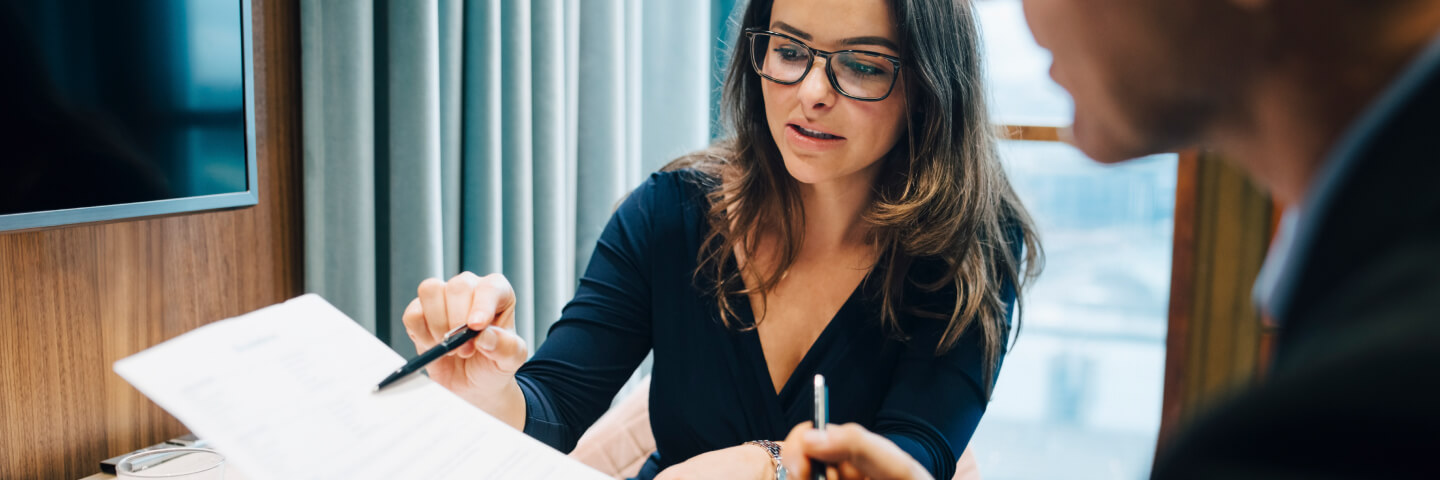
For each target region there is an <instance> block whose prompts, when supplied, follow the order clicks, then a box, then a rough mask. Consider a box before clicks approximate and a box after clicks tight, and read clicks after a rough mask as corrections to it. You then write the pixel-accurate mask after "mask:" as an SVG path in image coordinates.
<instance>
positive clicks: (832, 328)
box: [730, 257, 879, 418]
mask: <svg viewBox="0 0 1440 480" xmlns="http://www.w3.org/2000/svg"><path fill="white" fill-rule="evenodd" d="M730 261H731V267H732V268H734V267H735V266H736V265H738V262H736V261H735V259H734V258H733V257H732V258H731V259H730ZM877 268H879V262H876V264H875V265H872V266H871V267H870V271H868V272H866V273H865V276H864V277H861V278H860V282H859V283H858V284H856V285H855V288H854V289H853V290H851V291H850V295H849V296H847V297H845V301H844V302H842V303H841V304H840V308H839V309H837V310H836V311H835V314H834V315H832V316H831V317H830V320H829V321H827V322H826V324H825V328H823V329H821V330H820V335H819V336H816V337H815V341H814V342H812V343H811V344H810V347H809V348H808V349H806V350H805V354H804V355H802V356H801V357H800V363H797V364H795V369H794V370H793V371H791V372H790V376H789V377H788V378H786V379H785V383H784V384H783V385H781V386H780V391H778V392H777V391H775V378H774V377H773V376H771V375H770V360H769V359H768V358H766V357H765V346H764V344H762V343H761V342H760V329H759V327H758V326H757V323H756V321H755V311H754V309H753V308H752V306H751V304H750V296H749V295H739V296H738V299H739V301H740V303H738V304H737V305H736V308H735V309H734V311H735V312H736V314H737V315H741V316H742V317H741V318H742V320H744V324H746V325H749V326H750V327H751V328H750V330H748V331H746V332H744V333H745V334H744V335H741V337H742V338H741V341H742V342H743V343H744V344H745V347H746V348H747V349H748V350H750V355H751V357H753V358H757V359H758V361H752V362H750V363H751V364H752V365H754V366H755V369H756V371H755V374H756V379H757V381H759V383H760V386H761V387H762V389H763V390H764V391H765V393H767V394H768V395H767V397H768V398H770V399H772V400H774V401H773V402H771V405H772V406H774V407H775V408H777V410H776V411H775V413H776V414H783V410H784V408H785V407H786V405H785V403H786V402H785V400H786V399H789V398H793V397H794V395H795V394H796V392H795V390H796V389H800V388H804V387H806V386H808V385H809V383H808V382H800V383H798V384H797V380H796V378H797V377H799V378H806V379H808V378H811V377H813V376H814V374H815V373H817V371H818V370H819V367H820V365H818V364H817V363H819V362H820V361H821V358H820V357H819V355H820V354H819V353H817V352H826V351H828V350H829V348H830V344H831V343H834V341H835V340H834V338H835V336H836V335H839V333H837V332H838V331H839V326H838V325H839V324H841V323H844V322H845V321H846V319H848V318H849V317H850V316H852V312H851V310H853V309H854V306H853V304H854V303H855V302H856V300H857V299H858V298H859V297H860V296H861V295H862V293H863V292H864V290H865V286H866V283H868V282H869V281H870V277H871V276H872V275H873V274H874V273H875V270H876V269H877ZM782 418H783V416H782Z"/></svg>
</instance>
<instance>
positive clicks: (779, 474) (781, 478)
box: [775, 465, 790, 480]
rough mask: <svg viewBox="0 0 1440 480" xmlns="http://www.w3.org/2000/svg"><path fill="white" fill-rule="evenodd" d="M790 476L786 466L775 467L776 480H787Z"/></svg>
mask: <svg viewBox="0 0 1440 480" xmlns="http://www.w3.org/2000/svg"><path fill="white" fill-rule="evenodd" d="M789 476H790V475H789V472H786V471H785V466H784V465H776V466H775V480H786V477H789Z"/></svg>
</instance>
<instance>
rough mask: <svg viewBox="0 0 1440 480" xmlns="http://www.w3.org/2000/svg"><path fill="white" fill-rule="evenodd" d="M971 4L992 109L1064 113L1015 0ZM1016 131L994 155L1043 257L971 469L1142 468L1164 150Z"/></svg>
mask: <svg viewBox="0 0 1440 480" xmlns="http://www.w3.org/2000/svg"><path fill="white" fill-rule="evenodd" d="M976 4H977V7H978V9H979V18H980V22H981V31H982V32H983V35H984V38H985V50H986V52H985V53H986V54H987V55H986V59H987V60H986V61H987V62H989V64H988V65H987V74H988V75H989V81H990V88H991V99H992V100H991V107H992V110H993V113H994V118H996V119H997V121H999V122H1001V123H1004V124H1007V125H1011V126H1017V127H1018V126H1052V127H1053V126H1058V125H1065V124H1068V123H1069V121H1070V117H1071V110H1072V108H1073V107H1072V105H1071V102H1070V100H1069V97H1068V96H1067V95H1066V94H1065V93H1064V90H1063V89H1061V88H1060V87H1059V86H1058V85H1055V84H1054V83H1053V82H1052V81H1051V80H1050V78H1049V74H1048V69H1049V66H1050V58H1049V54H1048V53H1047V52H1045V51H1044V50H1043V49H1040V48H1039V47H1038V46H1036V45H1035V43H1034V40H1033V39H1032V37H1031V36H1030V33H1029V30H1028V29H1027V27H1026V25H1025V20H1024V16H1023V13H1022V11H1021V5H1020V0H980V1H978V2H977V3H976ZM1040 130H1042V131H1043V130H1044V129H1040ZM1012 131H1017V132H1018V131H1022V129H1012ZM1026 131H1029V130H1026ZM1021 137H1022V138H1021V139H1018V140H1010V141H1006V142H1004V143H1003V145H1002V149H1001V155H1002V160H1003V162H1004V163H1005V166H1006V170H1007V171H1008V172H1009V174H1010V180H1011V182H1012V183H1013V184H1014V185H1015V189H1016V191H1017V192H1018V194H1019V195H1020V198H1021V199H1022V201H1023V202H1024V203H1025V206H1026V207H1027V208H1029V210H1030V213H1031V214H1032V215H1033V216H1034V219H1035V221H1036V223H1037V226H1038V228H1039V230H1040V235H1041V240H1042V241H1043V243H1044V247H1045V251H1046V255H1047V264H1046V268H1045V271H1044V273H1043V274H1042V275H1041V277H1040V279H1039V281H1038V282H1036V283H1035V284H1034V285H1032V286H1031V288H1030V290H1028V291H1027V292H1026V298H1025V303H1024V305H1023V306H1022V309H1021V313H1022V315H1023V324H1022V327H1021V330H1020V336H1019V339H1018V342H1017V343H1016V344H1014V346H1013V348H1012V350H1011V351H1010V353H1009V354H1008V356H1007V357H1006V359H1005V363H1004V365H1003V367H1002V369H1001V372H1000V379H999V381H998V383H997V384H996V387H995V392H994V397H993V398H992V401H991V403H990V406H989V408H988V411H987V413H986V415H985V418H984V420H982V421H981V423H980V427H979V429H978V430H977V431H976V433H975V437H974V439H973V440H972V442H971V446H972V448H973V449H974V453H975V455H976V459H977V461H978V462H979V464H980V471H981V472H982V474H983V475H984V477H985V478H986V479H991V480H995V479H999V480H1004V479H1034V478H1067V479H1142V478H1147V477H1148V476H1149V471H1150V463H1151V460H1152V458H1153V455H1154V450H1155V439H1156V434H1157V433H1158V430H1159V426H1160V405H1161V398H1162V395H1161V393H1162V390H1163V384H1164V368H1165V335H1166V324H1167V315H1166V308H1167V304H1168V294H1169V287H1170V256H1171V248H1172V235H1173V224H1174V210H1175V185H1176V162H1177V159H1176V156H1175V155H1161V156H1155V157H1150V158H1145V159H1140V160H1136V161H1132V162H1128V163H1125V164H1122V165H1118V166H1105V165H1100V164H1098V163H1095V162H1093V161H1091V160H1089V159H1087V158H1085V156H1084V155H1083V154H1082V153H1080V152H1079V151H1077V150H1075V149H1074V148H1072V147H1070V146H1068V145H1065V144H1063V143H1059V142H1055V141H1053V140H1050V141H1030V140H1025V139H1024V138H1028V137H1031V135H1021ZM1036 138H1039V137H1036Z"/></svg>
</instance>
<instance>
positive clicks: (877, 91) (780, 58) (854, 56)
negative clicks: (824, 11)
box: [745, 28, 900, 102]
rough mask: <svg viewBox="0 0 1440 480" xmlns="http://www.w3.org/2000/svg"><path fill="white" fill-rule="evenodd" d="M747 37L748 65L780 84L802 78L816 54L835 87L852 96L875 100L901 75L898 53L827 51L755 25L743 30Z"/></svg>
mask: <svg viewBox="0 0 1440 480" xmlns="http://www.w3.org/2000/svg"><path fill="white" fill-rule="evenodd" d="M745 36H746V37H749V38H750V65H751V66H753V67H755V73H758V74H760V76H762V77H765V78H766V79H769V80H770V81H772V82H775V83H778V84H781V85H794V84H796V83H800V81H801V80H804V79H805V75H807V74H809V73H810V68H811V67H813V66H815V57H824V58H825V60H826V61H825V76H826V77H828V78H829V79H830V85H831V86H833V87H835V91H837V92H840V94H841V95H844V96H846V97H849V98H853V99H855V100H860V101H863V102H878V101H881V100H884V99H885V98H886V97H889V96H890V92H891V91H892V90H894V89H895V79H897V78H900V57H895V56H891V55H885V54H882V53H875V52H867V51H864V50H841V51H838V52H827V51H824V50H820V49H817V48H814V47H811V46H809V45H806V44H805V42H802V41H800V40H799V39H797V38H795V37H792V36H789V35H786V34H783V33H776V32H769V31H765V30H761V29H758V28H752V29H747V30H745Z"/></svg>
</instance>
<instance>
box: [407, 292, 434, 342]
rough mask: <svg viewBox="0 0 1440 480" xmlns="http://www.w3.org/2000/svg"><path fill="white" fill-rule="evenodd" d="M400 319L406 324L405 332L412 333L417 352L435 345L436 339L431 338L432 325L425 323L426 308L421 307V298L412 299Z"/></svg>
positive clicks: (411, 339) (411, 338) (411, 336)
mask: <svg viewBox="0 0 1440 480" xmlns="http://www.w3.org/2000/svg"><path fill="white" fill-rule="evenodd" d="M400 321H401V322H402V323H404V324H405V333H407V334H409V335H410V341H412V342H415V352H416V353H419V352H423V351H425V350H428V349H429V348H430V347H433V346H435V342H434V340H433V339H431V338H430V327H428V326H426V325H425V310H424V309H423V308H421V306H420V299H419V298H416V299H414V300H411V301H410V304H409V305H407V306H406V307H405V313H403V314H401V315H400Z"/></svg>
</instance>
